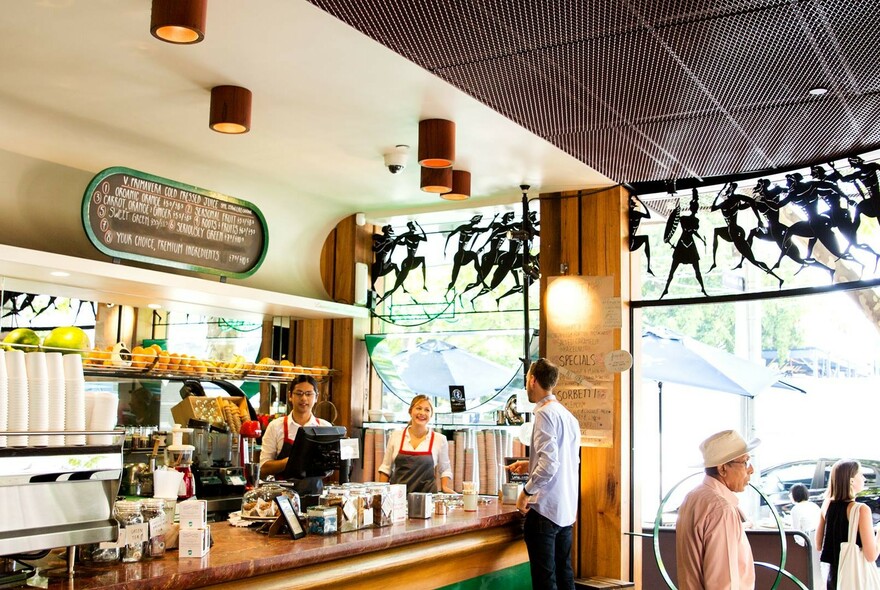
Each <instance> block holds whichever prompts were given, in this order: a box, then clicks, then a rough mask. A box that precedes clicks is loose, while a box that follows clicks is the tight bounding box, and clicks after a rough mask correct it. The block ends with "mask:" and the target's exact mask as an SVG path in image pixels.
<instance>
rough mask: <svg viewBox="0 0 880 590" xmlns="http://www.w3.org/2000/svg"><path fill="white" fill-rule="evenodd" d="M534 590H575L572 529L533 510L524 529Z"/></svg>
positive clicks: (527, 515)
mask: <svg viewBox="0 0 880 590" xmlns="http://www.w3.org/2000/svg"><path fill="white" fill-rule="evenodd" d="M523 536H524V537H525V541H526V549H527V550H528V552H529V563H530V566H531V569H532V588H534V589H535V590H563V589H566V590H574V572H573V571H572V569H571V526H564V527H563V526H559V525H557V524H555V523H554V522H553V521H552V520H550V519H548V518H544V517H543V516H541V515H540V514H538V513H537V512H535V511H534V510H529V512H528V513H527V514H526V522H525V525H524V526H523Z"/></svg>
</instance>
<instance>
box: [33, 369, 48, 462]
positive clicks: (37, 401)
mask: <svg viewBox="0 0 880 590" xmlns="http://www.w3.org/2000/svg"><path fill="white" fill-rule="evenodd" d="M32 354H38V353H35V352H32V353H30V354H29V355H28V356H30V355H32ZM42 364H43V369H45V368H46V363H45V360H44V361H43V363H42ZM28 430H29V431H30V432H31V433H32V434H31V436H30V439H29V442H30V446H32V447H45V446H48V445H49V437H48V436H46V435H45V434H42V435H41V434H39V433H40V432H45V431H47V430H49V382H48V381H46V380H45V379H28Z"/></svg>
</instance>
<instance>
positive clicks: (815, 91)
mask: <svg viewBox="0 0 880 590" xmlns="http://www.w3.org/2000/svg"><path fill="white" fill-rule="evenodd" d="M823 94H828V89H827V88H825V87H824V86H816V87H815V88H810V96H822V95H823Z"/></svg>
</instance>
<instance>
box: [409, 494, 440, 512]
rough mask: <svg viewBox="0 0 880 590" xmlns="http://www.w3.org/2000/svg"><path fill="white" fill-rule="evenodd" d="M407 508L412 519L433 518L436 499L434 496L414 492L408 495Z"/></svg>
mask: <svg viewBox="0 0 880 590" xmlns="http://www.w3.org/2000/svg"><path fill="white" fill-rule="evenodd" d="M406 499H407V508H408V509H409V510H408V512H409V517H410V518H431V514H432V513H433V512H434V498H433V495H432V494H423V493H420V492H412V493H411V494H409V495H407V498H406Z"/></svg>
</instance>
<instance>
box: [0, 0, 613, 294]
mask: <svg viewBox="0 0 880 590" xmlns="http://www.w3.org/2000/svg"><path fill="white" fill-rule="evenodd" d="M149 23H150V2H149V1H147V0H17V1H15V2H5V3H4V4H3V18H2V20H0V56H2V57H0V59H2V63H0V128H2V133H0V149H5V150H8V151H11V152H16V153H20V154H24V155H27V156H30V157H34V158H39V159H42V160H47V161H50V162H54V163H58V164H63V165H65V166H69V167H72V168H76V169H80V170H84V171H88V172H90V173H97V172H98V171H100V170H102V169H104V168H106V167H109V166H125V167H129V168H134V169H137V170H142V171H144V172H148V173H150V174H154V175H157V176H162V177H165V178H169V179H173V180H176V181H178V182H183V183H187V184H192V185H195V186H199V187H202V188H206V189H209V190H214V191H217V192H220V193H224V194H227V195H230V196H233V197H236V198H240V199H244V200H247V201H250V202H252V203H254V204H255V205H256V206H257V207H259V208H260V209H261V211H262V212H263V213H264V215H265V217H266V219H267V221H268V224H269V234H270V252H269V256H267V258H266V261H265V262H264V268H261V270H260V271H259V272H258V273H257V274H256V275H254V277H255V278H256V279H257V282H258V283H259V282H260V276H261V275H262V277H263V279H262V280H263V282H268V281H267V277H275V276H276V275H279V276H284V277H290V278H289V279H288V280H289V281H291V283H290V284H284V279H280V282H277V283H276V284H278V285H279V287H278V288H277V290H279V291H282V292H289V293H293V294H298V295H305V296H322V297H324V295H322V294H321V292H320V287H319V284H320V283H319V279H318V269H317V262H316V261H317V258H318V253H319V252H320V248H321V245H322V244H323V241H324V238H325V237H326V235H327V233H328V232H329V230H330V229H332V227H333V226H334V225H335V224H336V223H337V222H338V221H339V220H340V219H342V218H343V217H345V216H347V215H350V214H352V213H354V212H358V211H363V212H365V213H366V214H367V219H368V220H373V219H380V218H386V217H388V216H389V215H392V214H396V213H414V212H420V211H428V210H436V209H438V208H444V207H446V208H450V207H462V206H478V205H488V204H493V203H499V202H512V201H515V200H517V199H518V198H519V195H520V190H519V185H520V184H522V183H526V184H530V185H531V186H532V191H533V192H537V191H541V192H548V191H558V190H566V189H577V188H587V187H591V186H598V185H604V184H610V183H611V182H610V180H609V179H607V178H605V177H604V176H602V175H600V174H598V173H597V172H596V171H594V170H593V169H591V168H589V167H588V166H586V165H585V164H583V163H582V162H579V161H577V160H576V159H574V158H573V157H571V156H569V155H567V154H565V153H563V152H562V151H560V150H559V149H557V148H555V147H553V146H552V145H550V144H549V143H548V142H546V141H545V140H543V139H540V138H538V137H537V136H535V135H533V134H532V133H530V132H528V131H526V130H524V129H523V128H522V127H520V126H518V125H516V124H514V123H513V122H511V121H510V120H508V119H506V118H504V117H502V116H501V115H499V114H497V113H495V112H494V111H492V110H490V109H488V108H487V107H485V106H483V105H482V104H480V103H477V102H476V101H475V100H473V99H472V98H470V97H469V96H467V95H465V94H463V93H462V92H460V91H458V90H456V89H454V88H453V87H451V86H450V85H449V84H447V83H445V82H443V81H441V80H439V79H438V78H436V77H434V76H433V75H431V74H429V73H428V72H427V71H425V70H423V69H421V68H419V67H418V66H415V65H414V64H412V63H411V62H409V61H407V60H405V59H403V58H402V57H400V56H399V55H397V54H395V53H393V52H392V51H390V50H389V49H387V48H385V47H384V46H382V45H380V44H378V43H376V42H375V41H373V40H371V39H369V38H367V37H365V36H363V35H362V34H360V33H358V32H357V31H355V30H354V29H351V28H350V27H349V26H348V25H345V24H343V23H342V22H341V21H338V20H336V19H334V18H333V17H331V16H329V15H328V14H326V13H324V12H323V11H321V10H319V9H318V8H316V7H315V6H313V5H311V4H309V3H307V2H305V1H301V0H251V1H249V2H242V1H241V0H211V1H210V3H209V6H208V21H207V27H206V36H205V40H204V41H203V42H202V43H199V44H197V45H191V46H175V45H170V44H167V43H162V42H160V41H158V40H156V39H155V38H153V37H152V36H151V35H150V32H149ZM221 84H232V85H238V86H244V87H246V88H249V89H250V90H251V91H252V92H253V112H252V128H251V131H250V132H249V133H247V134H245V135H241V136H226V135H221V134H218V133H215V132H213V131H211V130H210V129H209V128H208V108H209V99H210V89H211V88H212V87H213V86H217V85H221ZM432 117H439V118H446V119H450V120H453V121H455V122H456V125H457V162H456V168H461V169H466V170H470V171H471V173H472V175H473V194H474V195H475V197H474V198H473V199H472V200H471V201H469V202H467V203H466V204H464V205H461V204H458V205H451V204H449V203H447V202H445V201H441V200H440V199H439V198H438V197H436V196H434V195H429V194H427V193H423V192H421V191H420V190H419V174H418V166H417V164H416V163H415V162H414V160H415V157H414V156H413V157H411V160H410V163H409V166H408V167H407V168H406V169H405V170H404V171H403V172H402V173H400V174H397V175H392V174H390V173H389V172H388V171H387V170H386V169H385V167H384V166H383V158H382V154H383V152H384V151H386V150H388V149H390V148H392V147H393V146H394V145H395V144H409V145H411V146H412V147H413V150H415V149H416V144H417V131H418V121H419V120H420V119H424V118H432ZM76 214H78V211H77V212H76ZM0 240H2V237H0ZM291 252H294V253H296V254H298V256H297V257H296V258H297V259H302V261H301V262H291V256H290V253H291ZM291 264H293V265H294V266H296V265H297V264H299V265H300V266H302V268H300V269H297V268H293V269H291V268H290V266H291ZM273 280H275V279H274V278H273ZM294 283H295V284H294ZM258 286H259V285H258ZM263 288H265V287H263Z"/></svg>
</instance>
